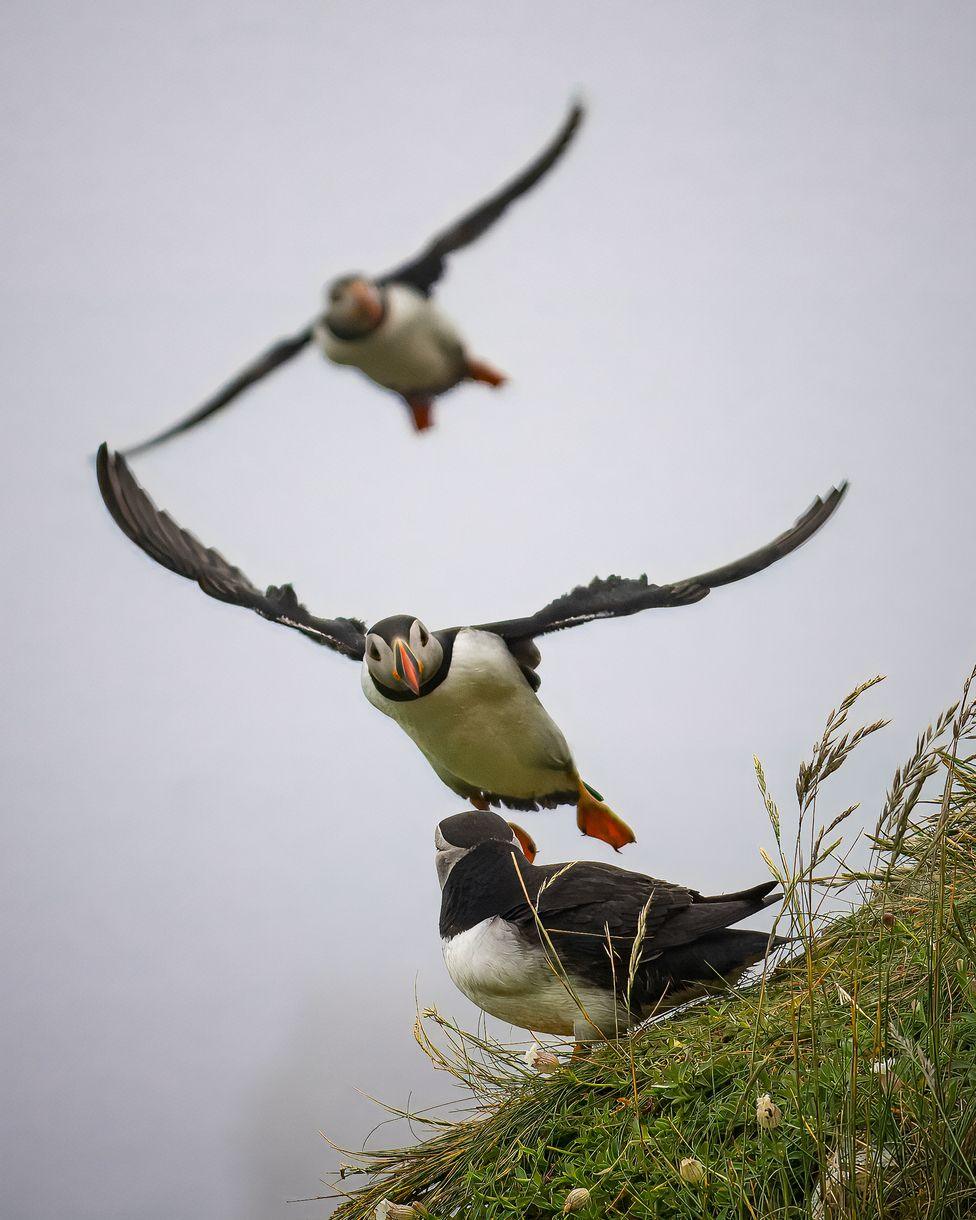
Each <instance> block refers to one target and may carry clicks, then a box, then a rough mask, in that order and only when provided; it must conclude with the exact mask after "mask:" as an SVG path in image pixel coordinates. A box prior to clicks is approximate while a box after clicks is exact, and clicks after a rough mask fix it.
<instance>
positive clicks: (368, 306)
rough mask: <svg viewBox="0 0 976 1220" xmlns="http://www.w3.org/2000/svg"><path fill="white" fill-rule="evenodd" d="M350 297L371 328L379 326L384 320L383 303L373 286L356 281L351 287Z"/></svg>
mask: <svg viewBox="0 0 976 1220" xmlns="http://www.w3.org/2000/svg"><path fill="white" fill-rule="evenodd" d="M349 295H350V296H351V297H352V298H353V300H354V301H355V302H356V304H357V306H358V307H359V310H360V312H361V313H362V315H363V317H364V318H365V319H366V321H367V322H369V323H370V325H371V326H378V325H379V324H380V322H381V321H382V320H383V301H382V300H381V298H380V294H379V293H378V292H377V291H376V289H375V288H374V287H373V285H372V284H369V283H367V282H366V280H354V281H353V282H352V283H351V284H350V285H349Z"/></svg>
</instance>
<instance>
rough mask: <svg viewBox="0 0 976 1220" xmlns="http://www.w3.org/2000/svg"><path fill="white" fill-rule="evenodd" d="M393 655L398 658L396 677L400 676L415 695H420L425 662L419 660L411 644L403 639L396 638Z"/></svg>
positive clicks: (394, 674)
mask: <svg viewBox="0 0 976 1220" xmlns="http://www.w3.org/2000/svg"><path fill="white" fill-rule="evenodd" d="M393 655H394V657H395V658H396V667H395V669H394V670H393V676H394V678H399V680H400V681H401V682H402V683H403V684H404V685H405V686H408V687H409V688H410V690H412V691H413V693H414V694H415V695H419V694H420V679H421V678H422V677H423V673H424V665H423V662H422V661H418V660H417V658H416V657H415V656H414V655H413V651H412V649H411V648H410V645H409V644H407V643H405V642H404V641H403V640H394V642H393Z"/></svg>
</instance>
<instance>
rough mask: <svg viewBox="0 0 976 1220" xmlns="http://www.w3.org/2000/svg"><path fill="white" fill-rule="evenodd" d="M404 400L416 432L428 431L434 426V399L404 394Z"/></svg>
mask: <svg viewBox="0 0 976 1220" xmlns="http://www.w3.org/2000/svg"><path fill="white" fill-rule="evenodd" d="M403 401H404V402H405V403H406V404H407V410H408V411H409V412H410V420H411V422H412V423H413V426H414V431H415V432H426V431H427V429H428V428H432V427H433V426H434V400H433V398H423V397H421V396H418V395H414V394H404V395H403Z"/></svg>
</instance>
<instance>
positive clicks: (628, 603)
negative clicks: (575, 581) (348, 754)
mask: <svg viewBox="0 0 976 1220" xmlns="http://www.w3.org/2000/svg"><path fill="white" fill-rule="evenodd" d="M97 470H98V482H99V488H100V490H101V493H102V498H103V500H104V501H105V504H106V506H107V508H108V510H109V512H110V513H111V514H112V516H113V518H114V519H115V521H116V523H117V525H118V526H119V528H120V529H121V530H122V531H123V532H124V533H125V534H126V535H127V536H128V537H129V538H130V539H131V540H132V541H133V542H134V543H136V545H137V546H139V547H141V548H142V550H143V551H145V552H146V554H147V555H149V556H150V557H151V558H152V559H155V560H156V562H157V563H160V564H162V565H163V567H166V568H169V569H170V570H171V571H173V572H176V573H178V574H179V575H180V576H184V577H186V578H188V579H190V580H194V581H196V583H197V584H198V585H199V586H200V588H201V589H202V590H203V591H204V593H207V594H208V595H209V596H210V597H214V598H217V599H218V600H219V601H224V602H230V603H231V604H233V605H239V606H245V607H246V608H247V609H249V610H253V611H255V612H256V613H257V614H260V615H261V616H262V618H266V619H270V620H271V621H272V622H277V623H281V624H282V625H283V626H286V627H292V628H294V629H295V630H297V631H300V632H301V633H302V634H303V635H306V636H308V637H309V638H310V639H312V640H314V641H315V642H316V643H319V644H324V645H325V646H326V647H327V648H331V649H332V650H333V651H335V652H338V653H340V654H341V655H342V656H346V657H349V658H350V659H351V660H355V661H360V662H362V668H361V681H362V688H363V692H364V694H365V695H366V698H367V699H368V700H369V702H370V703H371V704H372V705H373V706H374V707H376V708H377V709H378V710H379V711H381V712H383V713H384V714H385V715H387V716H389V717H390V718H391V719H393V720H395V721H396V722H397V724H399V725H400V727H401V728H402V729H403V730H404V732H406V733H407V735H408V736H409V737H410V738H411V739H412V740H413V741H414V743H415V744H416V745H417V746H418V747H419V748H420V750H421V751H422V753H423V754H424V756H425V757H426V758H427V760H428V762H429V763H430V765H431V767H432V768H433V769H434V771H435V772H436V774H437V775H438V776H439V777H440V778H441V779H442V780H443V781H444V783H445V784H447V786H448V787H449V788H451V789H452V790H453V791H454V792H456V793H457V794H458V795H460V796H462V797H464V798H465V799H467V800H471V801H473V802H474V803H476V804H480V805H484V806H485V807H487V806H488V805H490V804H501V805H505V806H507V807H508V808H512V809H538V808H540V807H542V808H551V807H553V806H556V805H563V804H575V805H576V807H577V823H578V825H579V827H580V829H581V830H582V831H583V833H584V834H590V835H593V836H594V837H596V838H600V839H603V840H604V841H605V842H607V843H609V844H610V845H611V846H613V847H614V848H620V847H622V846H624V845H625V844H626V843H629V842H632V841H633V837H634V836H633V832H632V831H631V830H630V829H629V827H627V826H626V825H625V824H624V823H623V822H621V821H620V819H619V818H618V817H617V816H616V815H615V814H614V813H613V812H612V810H610V809H609V808H608V807H607V805H606V804H605V803H604V802H603V800H602V798H600V797H599V795H598V794H597V793H595V792H594V791H593V789H591V788H589V787H587V785H586V784H584V782H583V780H582V778H581V777H580V774H579V771H578V769H577V766H576V762H575V760H574V758H573V755H572V753H571V751H570V749H569V746H568V744H567V743H566V739H565V737H564V736H563V734H562V733H561V732H560V730H559V728H558V726H557V725H556V724H555V722H554V721H553V720H552V719H551V717H550V716H549V714H548V712H547V711H546V709H545V708H544V707H543V705H542V703H541V702H540V701H539V699H538V697H537V695H536V691H537V690H538V688H539V684H540V679H539V675H538V673H537V668H538V665H539V662H540V659H541V658H540V654H539V650H538V647H537V645H536V643H535V641H536V639H537V637H539V636H541V635H546V634H548V633H549V632H552V631H561V630H564V629H566V628H570V627H577V626H580V625H581V624H583V623H587V622H591V621H593V620H594V619H600V618H614V617H619V616H623V615H630V614H636V613H637V612H638V611H640V610H647V609H651V608H655V607H667V606H685V605H690V604H692V603H693V602H697V601H701V599H702V598H703V597H706V596H707V595H708V593H709V592H710V591H711V590H712V589H713V588H717V587H718V586H720V585H725V584H730V583H732V582H733V581H737V580H743V579H745V578H746V577H748V576H752V575H754V574H755V573H757V572H760V571H762V569H763V568H766V567H769V565H770V564H772V563H775V562H776V561H777V560H778V559H782V558H783V557H784V556H785V555H788V554H789V553H790V552H791V551H794V550H795V549H796V548H797V547H798V546H800V545H801V544H802V543H803V542H805V541H806V540H807V539H808V538H810V537H811V536H812V535H813V534H814V533H816V531H817V530H818V529H820V527H821V526H822V525H823V524H824V523H825V522H826V521H827V520H828V518H829V517H830V516H831V515H832V514H833V512H834V511H835V509H836V508H837V506H838V504H839V503H840V501H841V499H842V498H843V496H844V493H845V490H846V486H847V485H846V484H842V485H841V486H840V487H838V488H834V489H833V490H832V491H831V492H830V493H829V495H828V496H827V497H826V498H825V499H822V500H821V499H820V498H818V499H816V500H815V501H814V503H813V504H812V505H811V507H810V508H809V509H808V510H807V512H806V513H804V514H803V516H802V517H800V518H799V520H798V521H797V522H796V524H795V525H793V526H792V527H791V528H790V529H788V530H787V531H786V532H785V533H783V534H781V535H780V536H779V537H778V538H776V539H774V540H773V541H772V542H771V543H768V544H767V545H766V546H764V547H761V548H760V549H759V550H757V551H753V552H752V553H751V554H749V555H747V556H745V557H744V558H742V559H738V560H735V561H734V562H733V563H730V564H726V565H724V566H723V567H719V568H715V569H713V570H712V571H710V572H705V573H703V574H701V575H699V576H694V577H691V578H690V579H688V580H683V581H679V582H677V583H674V584H664V585H657V584H652V583H650V582H649V581H648V580H647V578H646V576H642V577H640V578H638V579H635V580H630V579H625V578H623V577H619V576H611V577H608V578H606V579H596V580H593V581H591V583H590V584H589V585H586V586H581V587H580V588H577V589H574V590H573V591H572V592H571V593H567V594H564V595H563V596H562V597H558V598H556V600H555V601H553V602H550V603H549V605H548V606H545V607H543V609H542V610H540V611H538V612H537V613H536V614H533V615H529V616H528V617H525V618H517V619H508V620H503V621H499V622H494V623H485V624H482V625H480V626H473V627H449V628H445V629H443V630H439V631H431V630H430V629H429V628H428V627H426V626H425V624H424V623H423V622H422V621H421V620H420V619H418V618H416V617H415V616H413V615H404V614H399V615H393V616H392V617H389V618H385V619H382V620H380V621H379V622H377V623H376V624H374V626H372V627H370V628H369V629H368V630H367V628H366V626H365V624H364V623H363V622H362V620H360V619H357V618H318V617H316V616H315V615H313V614H310V613H309V611H308V610H307V609H306V608H305V607H304V606H303V605H302V604H301V602H299V600H298V597H297V596H296V594H295V591H294V589H293V588H292V587H291V585H282V586H279V587H276V586H271V587H270V588H268V589H267V590H266V591H265V592H262V591H261V590H260V589H259V588H258V587H257V586H256V585H254V584H252V582H251V581H250V580H249V579H248V578H247V577H246V576H245V575H244V574H243V573H242V572H241V571H240V570H239V569H238V568H236V567H234V566H233V565H231V564H230V563H228V562H227V560H226V559H224V558H223V556H222V555H220V553H219V552H217V551H215V550H213V549H210V548H207V547H205V546H203V544H202V543H200V542H198V541H197V539H196V538H194V536H193V535H192V534H190V533H189V532H188V531H186V530H184V529H182V528H181V527H180V526H179V525H177V524H176V522H175V521H173V519H172V518H171V517H170V516H169V515H168V514H167V513H165V512H162V511H160V510H159V509H157V508H156V506H155V505H154V504H153V502H152V501H151V500H150V499H149V497H148V496H147V495H146V493H145V492H144V491H143V490H142V488H141V487H140V486H139V484H138V483H137V482H136V480H135V478H134V477H133V475H132V472H131V470H130V469H129V467H128V465H127V464H126V462H125V459H124V458H123V457H121V456H120V455H119V454H113V453H111V452H110V451H109V449H108V448H107V446H105V445H102V447H101V448H100V449H99V451H98V458H97Z"/></svg>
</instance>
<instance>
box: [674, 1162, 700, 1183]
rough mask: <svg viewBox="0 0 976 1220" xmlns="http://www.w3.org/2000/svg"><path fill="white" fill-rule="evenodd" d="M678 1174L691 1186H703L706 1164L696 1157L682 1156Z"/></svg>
mask: <svg viewBox="0 0 976 1220" xmlns="http://www.w3.org/2000/svg"><path fill="white" fill-rule="evenodd" d="M678 1176H679V1177H680V1178H681V1180H682V1182H687V1183H688V1185H689V1186H701V1184H702V1183H703V1182H704V1181H705V1166H704V1165H703V1164H702V1163H701V1161H699V1160H698V1159H697V1158H696V1157H693V1156H685V1157H682V1158H681V1164H680V1165H679V1166H678Z"/></svg>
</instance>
